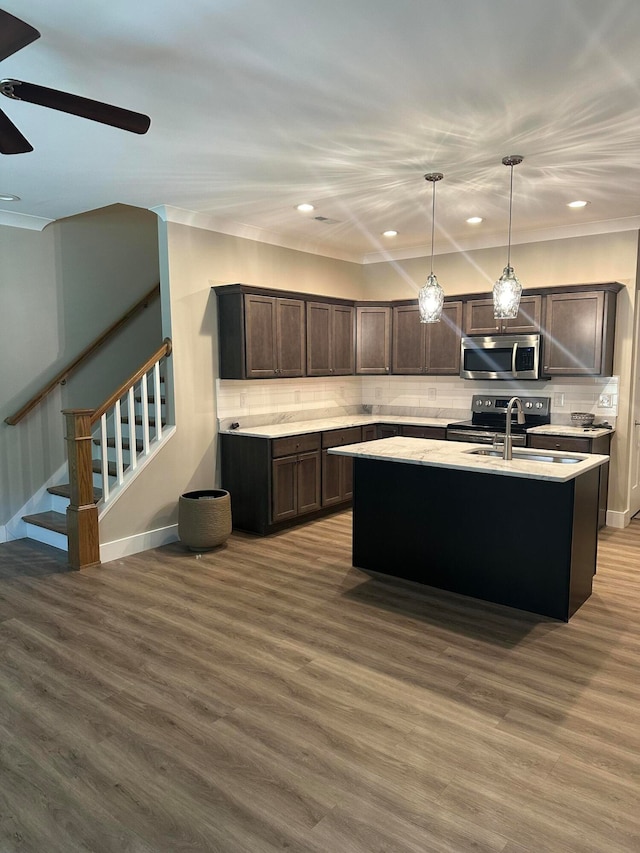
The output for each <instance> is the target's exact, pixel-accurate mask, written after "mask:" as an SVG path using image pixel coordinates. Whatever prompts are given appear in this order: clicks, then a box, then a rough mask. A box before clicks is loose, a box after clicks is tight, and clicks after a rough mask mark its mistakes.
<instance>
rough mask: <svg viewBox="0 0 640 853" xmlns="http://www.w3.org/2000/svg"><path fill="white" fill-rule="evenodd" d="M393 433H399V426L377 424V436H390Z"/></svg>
mask: <svg viewBox="0 0 640 853" xmlns="http://www.w3.org/2000/svg"><path fill="white" fill-rule="evenodd" d="M394 435H400V427H399V426H396V425H395V424H377V425H376V436H377V437H378V438H391V437H392V436H394Z"/></svg>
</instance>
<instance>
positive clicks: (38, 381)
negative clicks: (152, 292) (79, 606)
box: [0, 205, 161, 532]
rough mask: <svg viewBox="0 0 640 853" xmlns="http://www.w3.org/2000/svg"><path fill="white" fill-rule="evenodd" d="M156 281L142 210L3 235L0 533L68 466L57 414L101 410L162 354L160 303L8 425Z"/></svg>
mask: <svg viewBox="0 0 640 853" xmlns="http://www.w3.org/2000/svg"><path fill="white" fill-rule="evenodd" d="M158 280H159V270H158V234H157V225H156V216H155V214H153V213H150V212H149V211H148V210H140V209H139V208H132V207H127V206H125V205H113V206H111V207H108V208H103V209H102V210H96V211H91V212H89V213H85V214H81V215H78V216H74V217H70V218H68V219H65V220H60V221H59V222H54V223H52V224H51V225H48V226H47V227H46V228H45V229H44V231H41V232H40V231H29V230H25V229H21V228H11V227H8V226H0V304H2V316H1V317H0V323H1V327H0V328H1V329H2V334H1V335H0V363H1V364H2V380H1V381H0V528H2V526H3V525H4V524H6V523H7V522H8V521H9V520H10V519H11V518H12V517H13V516H14V515H15V514H16V513H18V512H19V511H20V509H21V508H22V507H23V506H24V504H25V502H26V501H27V500H29V499H30V498H31V497H32V496H33V495H34V493H35V492H36V491H37V490H38V489H40V488H41V487H42V486H43V485H44V483H45V482H46V481H47V480H48V479H49V478H50V477H51V476H52V475H53V474H54V473H55V472H56V471H57V470H58V469H59V468H60V467H61V466H62V465H63V464H64V462H65V458H66V455H65V446H64V441H63V421H62V416H61V414H60V410H61V409H62V408H65V407H75V406H80V407H93V406H95V405H97V404H98V403H100V402H101V401H102V400H103V399H105V398H106V397H107V396H108V395H109V394H110V393H111V392H112V391H113V390H115V388H117V387H118V385H119V384H120V382H121V381H122V380H123V379H124V378H125V376H126V375H127V374H128V373H131V372H132V371H133V370H135V368H136V367H137V366H138V365H139V364H140V362H141V361H142V360H143V358H146V357H147V356H148V355H149V354H150V353H151V352H153V349H154V348H155V347H157V346H159V344H160V341H161V337H160V306H159V303H158V302H156V303H155V305H153V306H152V307H150V308H149V309H148V310H147V311H146V312H145V313H144V315H141V316H140V317H139V318H138V319H137V320H136V321H134V324H133V325H132V326H130V327H128V328H127V329H126V330H125V331H124V332H123V333H122V334H121V335H120V336H119V337H118V340H117V341H116V342H114V343H113V344H111V345H107V346H105V347H104V348H103V349H102V350H101V351H100V352H99V354H98V355H97V356H96V357H95V358H94V359H93V360H92V362H91V363H90V365H89V366H88V368H87V369H85V370H81V371H80V372H78V373H77V374H75V375H74V376H73V377H72V378H70V379H69V381H68V383H67V384H66V385H65V386H64V387H60V386H59V387H58V388H57V389H56V390H55V391H54V392H53V393H52V394H51V395H50V396H49V397H48V398H47V399H46V401H45V402H44V403H42V404H41V405H40V406H39V407H38V408H37V409H36V410H34V412H32V413H31V414H29V415H27V417H26V418H25V419H24V420H23V421H22V422H21V423H19V424H18V425H16V426H7V425H6V424H5V423H4V419H5V418H6V417H7V416H9V415H11V414H13V413H14V412H15V411H16V410H18V409H19V408H20V407H21V406H22V405H24V403H26V402H27V400H28V399H29V398H30V397H31V396H32V395H33V394H35V393H36V392H37V391H38V390H40V388H41V387H42V386H43V385H44V384H46V382H47V381H48V380H50V379H51V378H52V377H53V376H55V375H56V373H58V372H59V371H60V370H62V369H63V368H64V367H65V366H66V365H67V364H68V363H69V362H70V361H71V360H72V359H73V358H75V356H77V355H78V354H79V353H80V352H81V351H82V350H83V349H84V348H85V347H86V346H87V345H88V344H89V343H91V341H93V340H94V339H95V338H96V337H97V336H98V335H99V334H101V333H102V332H103V331H104V330H105V329H106V328H107V327H108V326H109V325H110V324H111V323H112V322H114V321H115V320H117V319H118V318H119V317H120V316H121V315H122V314H123V313H124V312H125V311H126V310H127V309H128V308H129V307H131V305H132V304H133V303H134V302H135V301H136V300H137V299H138V298H139V297H140V296H142V295H143V294H144V293H145V292H147V291H148V290H149V289H150V288H151V287H152V286H153V285H154V284H155V283H157V282H158ZM154 344H155V347H154ZM142 353H143V354H144V356H141V354H142ZM0 532H1V530H0Z"/></svg>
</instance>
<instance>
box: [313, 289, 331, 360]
mask: <svg viewBox="0 0 640 853" xmlns="http://www.w3.org/2000/svg"><path fill="white" fill-rule="evenodd" d="M331 308H332V306H331V305H329V303H327V302H307V376H328V375H329V374H330V372H331V356H330V353H331Z"/></svg>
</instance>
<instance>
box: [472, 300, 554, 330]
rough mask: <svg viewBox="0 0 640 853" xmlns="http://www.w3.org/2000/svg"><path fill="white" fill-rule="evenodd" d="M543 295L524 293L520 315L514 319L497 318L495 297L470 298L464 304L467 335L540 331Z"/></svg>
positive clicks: (519, 310)
mask: <svg viewBox="0 0 640 853" xmlns="http://www.w3.org/2000/svg"><path fill="white" fill-rule="evenodd" d="M541 323H542V296H540V295H539V294H534V295H524V296H522V297H521V299H520V307H519V309H518V316H517V317H514V318H513V319H512V320H496V319H495V317H494V316H493V299H468V300H467V301H466V302H465V306H464V333H465V335H506V334H509V335H521V334H522V335H532V334H536V333H537V332H539V331H540V325H541Z"/></svg>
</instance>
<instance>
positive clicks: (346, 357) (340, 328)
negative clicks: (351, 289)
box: [329, 305, 355, 376]
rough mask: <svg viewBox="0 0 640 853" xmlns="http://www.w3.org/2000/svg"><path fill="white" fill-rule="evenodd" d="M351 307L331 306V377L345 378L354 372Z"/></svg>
mask: <svg viewBox="0 0 640 853" xmlns="http://www.w3.org/2000/svg"><path fill="white" fill-rule="evenodd" d="M354 361H355V359H354V344H353V307H352V306H351V305H332V306H331V358H330V370H329V372H330V373H331V375H332V376H347V375H351V374H353V372H354Z"/></svg>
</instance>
